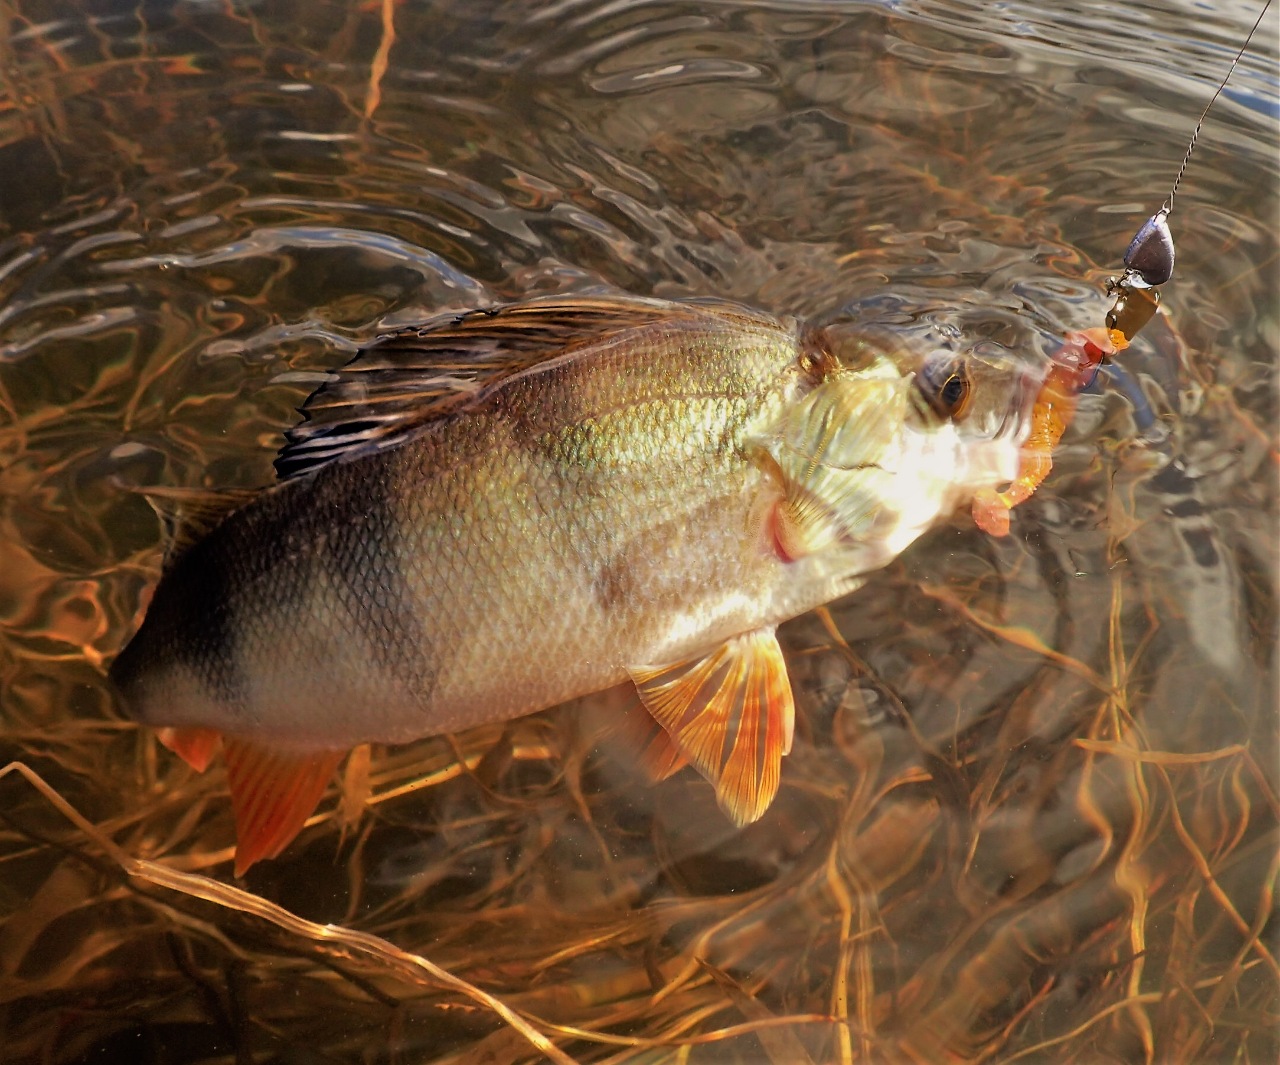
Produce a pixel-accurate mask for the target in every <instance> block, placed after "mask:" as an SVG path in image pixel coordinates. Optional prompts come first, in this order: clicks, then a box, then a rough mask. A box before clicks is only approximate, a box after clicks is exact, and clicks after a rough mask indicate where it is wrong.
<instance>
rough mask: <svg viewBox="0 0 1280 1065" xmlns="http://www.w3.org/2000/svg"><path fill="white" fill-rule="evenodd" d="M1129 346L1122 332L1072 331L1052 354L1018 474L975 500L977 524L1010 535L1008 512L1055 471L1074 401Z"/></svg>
mask: <svg viewBox="0 0 1280 1065" xmlns="http://www.w3.org/2000/svg"><path fill="white" fill-rule="evenodd" d="M1127 345H1128V341H1127V340H1126V338H1125V335H1124V333H1122V332H1121V331H1120V330H1118V329H1103V328H1094V329H1085V330H1083V331H1081V332H1078V333H1070V334H1068V335H1067V338H1066V340H1065V341H1064V342H1063V344H1062V346H1061V347H1060V348H1059V349H1058V350H1057V351H1056V352H1054V355H1053V363H1052V365H1051V366H1050V368H1049V372H1048V374H1047V375H1046V376H1045V379H1044V384H1043V385H1041V386H1040V392H1039V394H1038V395H1037V396H1036V402H1035V406H1034V408H1033V409H1032V412H1031V432H1030V433H1029V434H1028V436H1027V439H1026V442H1025V443H1023V445H1022V457H1021V460H1020V462H1019V465H1018V476H1017V477H1015V478H1014V479H1013V481H1012V482H1010V484H1009V486H1008V487H1007V488H1005V489H1004V490H1003V491H1001V492H997V491H996V490H995V489H994V488H984V489H982V491H980V492H979V493H978V494H977V496H975V497H974V500H973V520H974V522H976V523H977V526H978V528H979V529H981V530H982V531H983V532H986V533H990V534H991V535H992V536H1006V535H1008V532H1009V512H1010V511H1011V510H1012V509H1013V508H1014V507H1016V506H1017V505H1018V504H1019V503H1022V502H1024V501H1025V500H1028V499H1030V498H1031V496H1032V495H1034V494H1035V491H1036V489H1037V488H1039V487H1040V483H1041V482H1042V481H1043V480H1044V479H1045V478H1046V477H1048V476H1049V471H1050V470H1051V469H1053V449H1054V448H1056V447H1057V446H1058V441H1059V440H1061V439H1062V434H1063V433H1064V432H1065V431H1066V428H1067V426H1068V425H1070V424H1071V419H1072V417H1073V416H1074V414H1075V411H1076V397H1077V396H1078V395H1079V394H1080V391H1081V390H1082V389H1083V388H1085V387H1087V386H1088V384H1089V382H1090V381H1092V380H1093V375H1094V373H1095V372H1096V371H1097V369H1098V365H1099V364H1100V363H1101V362H1102V361H1103V360H1104V359H1107V358H1109V357H1110V356H1112V355H1114V354H1115V353H1116V352H1118V351H1122V350H1123V349H1124V348H1125V347H1126V346H1127Z"/></svg>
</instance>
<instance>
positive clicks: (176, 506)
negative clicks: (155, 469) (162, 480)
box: [124, 485, 261, 570]
mask: <svg viewBox="0 0 1280 1065" xmlns="http://www.w3.org/2000/svg"><path fill="white" fill-rule="evenodd" d="M124 487H126V488H127V489H128V490H129V491H131V492H137V493H138V494H139V495H140V496H142V497H143V498H144V499H145V500H146V501H147V503H149V504H150V506H151V509H152V510H154V511H155V512H156V516H157V517H158V518H159V519H160V524H161V525H162V526H164V532H165V539H164V542H165V549H164V569H165V570H168V569H169V568H170V567H171V566H172V565H173V563H174V561H175V560H176V559H177V558H178V557H179V556H181V555H182V554H184V553H185V552H186V551H187V549H188V548H190V547H191V546H192V544H195V543H197V542H198V541H200V540H203V539H204V538H205V537H206V536H207V535H208V534H209V533H210V532H211V531H212V530H213V528H214V527H215V526H216V525H218V524H220V523H221V522H222V520H223V518H225V517H226V516H227V515H228V514H230V513H231V512H232V511H234V510H239V509H240V508H241V507H242V506H244V505H245V504H246V503H248V502H249V501H250V500H251V499H253V498H254V497H255V496H256V495H258V494H259V492H260V491H261V489H258V488H222V489H210V488H166V487H159V486H153V487H149V488H140V487H136V486H133V485H126V486H124Z"/></svg>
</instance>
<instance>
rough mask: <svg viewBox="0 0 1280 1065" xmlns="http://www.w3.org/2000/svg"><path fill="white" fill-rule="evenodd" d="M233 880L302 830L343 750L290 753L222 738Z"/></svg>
mask: <svg viewBox="0 0 1280 1065" xmlns="http://www.w3.org/2000/svg"><path fill="white" fill-rule="evenodd" d="M223 748H224V752H225V757H226V760H227V783H228V784H229V785H230V787H231V811H232V813H233V814H234V815H235V821H236V867H235V873H236V876H243V875H244V873H245V872H246V871H247V870H248V869H249V867H250V866H251V865H253V863H254V862H256V861H258V860H260V859H262V858H274V857H275V856H276V855H277V854H279V853H280V852H281V851H282V850H284V849H285V847H287V846H288V845H289V843H291V842H292V840H293V838H294V837H295V836H296V835H297V834H298V833H299V832H300V831H302V826H303V823H304V822H305V821H306V820H307V818H308V817H309V816H311V813H312V811H314V810H315V808H316V803H318V802H319V801H320V796H321V795H322V794H323V793H324V789H325V785H326V784H328V783H329V781H330V779H331V778H332V777H333V774H334V771H335V770H336V769H337V768H338V763H339V762H341V761H342V758H343V756H344V755H345V754H346V753H347V752H346V751H290V750H280V749H278V748H274V747H269V746H267V745H265V744H258V743H254V742H253V741H251V740H245V739H240V738H233V737H224V739H223Z"/></svg>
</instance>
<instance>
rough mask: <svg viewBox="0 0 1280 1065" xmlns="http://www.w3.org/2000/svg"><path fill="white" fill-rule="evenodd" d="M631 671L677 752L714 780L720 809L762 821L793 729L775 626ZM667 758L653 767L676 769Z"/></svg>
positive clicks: (657, 758)
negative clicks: (702, 652)
mask: <svg viewBox="0 0 1280 1065" xmlns="http://www.w3.org/2000/svg"><path fill="white" fill-rule="evenodd" d="M630 673H631V678H632V680H634V681H635V684H636V688H637V690H638V691H639V692H640V698H641V700H642V701H643V702H644V705H645V708H646V709H647V710H648V711H649V713H650V714H652V715H653V718H654V720H656V721H657V722H658V724H659V725H661V726H662V727H663V729H664V730H665V731H666V733H667V736H668V737H669V738H670V740H671V742H672V744H673V745H674V747H675V752H676V753H677V754H678V755H679V756H683V758H687V759H688V760H689V761H690V762H692V763H693V765H694V767H695V768H696V769H697V770H698V772H700V773H701V774H702V775H703V776H704V777H706V778H707V780H709V781H710V782H711V783H712V784H714V785H715V788H716V799H717V801H718V802H719V803H720V808H721V809H722V810H724V812H725V813H726V814H728V816H729V817H730V818H731V819H732V820H733V821H734V823H735V824H737V825H739V826H741V825H746V824H750V823H751V822H752V821H755V820H758V819H759V818H760V816H761V815H762V814H763V813H764V812H765V811H766V810H767V809H768V808H769V804H770V803H772V802H773V797H774V796H775V795H776V794H777V791H778V782H779V779H780V777H781V774H782V757H783V755H785V754H787V753H788V752H789V751H790V750H791V739H792V732H793V729H794V727H795V702H794V699H793V698H792V694H791V681H790V679H789V678H788V677H787V665H786V662H785V661H784V660H783V657H782V649H781V648H780V647H779V646H778V638H777V636H775V635H774V630H773V629H772V628H768V629H757V630H756V631H754V632H748V633H743V634H742V635H741V636H735V637H734V638H733V639H731V640H729V641H727V642H726V643H724V644H722V645H721V646H719V647H718V648H716V649H715V650H714V651H712V652H710V653H709V654H707V655H704V656H702V657H699V658H689V659H685V660H683V661H680V662H673V663H670V664H668V665H664V666H643V667H636V668H633V669H632V670H630ZM648 753H649V752H646V756H647V755H648ZM668 758H669V756H666V755H664V754H663V753H662V752H660V751H655V752H654V757H653V759H652V761H653V762H654V763H655V768H658V769H659V770H661V769H667V771H668V772H671V771H674V768H677V767H678V765H676V766H673V767H672V768H669V769H668V768H667V765H666V761H667V760H668ZM651 771H652V770H651Z"/></svg>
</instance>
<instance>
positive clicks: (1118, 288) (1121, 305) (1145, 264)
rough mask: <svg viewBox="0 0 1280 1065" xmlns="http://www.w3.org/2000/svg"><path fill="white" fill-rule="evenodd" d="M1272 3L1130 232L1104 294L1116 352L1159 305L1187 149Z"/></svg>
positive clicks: (1168, 274) (1166, 276)
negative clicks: (1161, 196) (1168, 183)
mask: <svg viewBox="0 0 1280 1065" xmlns="http://www.w3.org/2000/svg"><path fill="white" fill-rule="evenodd" d="M1270 7H1271V0H1266V2H1265V3H1264V4H1263V5H1262V10H1261V11H1259V12H1258V17H1257V18H1256V19H1254V22H1253V28H1252V29H1251V30H1249V35H1248V36H1247V37H1245V39H1244V44H1242V45H1241V46H1240V50H1239V51H1238V52H1237V53H1236V56H1235V58H1234V59H1232V60H1231V65H1230V66H1229V67H1227V72H1226V74H1224V75H1223V78H1222V80H1221V81H1220V82H1219V83H1218V87H1217V89H1215V90H1214V93H1213V95H1212V96H1211V97H1209V102H1208V103H1207V104H1205V105H1204V110H1203V111H1201V112H1200V118H1199V120H1198V121H1197V122H1196V127H1195V129H1193V130H1192V131H1191V140H1190V141H1189V142H1188V143H1187V150H1186V153H1185V154H1184V155H1183V157H1182V163H1181V165H1180V166H1179V167H1178V172H1177V174H1175V175H1174V178H1173V187H1172V188H1170V189H1169V195H1168V196H1166V197H1165V200H1164V203H1162V204H1161V205H1160V209H1159V210H1158V211H1156V213H1155V214H1153V215H1152V216H1151V217H1150V218H1148V219H1147V220H1146V221H1145V222H1143V223H1142V225H1141V227H1139V229H1138V232H1137V233H1135V234H1134V237H1133V240H1131V241H1130V242H1129V247H1128V249H1127V250H1126V251H1125V253H1124V273H1123V274H1122V275H1121V276H1120V277H1113V278H1111V279H1110V280H1108V282H1107V292H1108V293H1109V294H1111V295H1113V296H1115V297H1116V299H1115V303H1114V304H1112V307H1111V310H1110V311H1108V312H1107V318H1106V325H1107V331H1108V333H1109V334H1110V335H1111V336H1112V340H1113V342H1114V343H1115V344H1116V346H1117V350H1119V349H1120V348H1122V347H1124V346H1125V345H1127V344H1128V343H1129V341H1131V340H1132V339H1133V338H1134V337H1135V336H1136V335H1137V333H1138V330H1139V329H1141V328H1142V327H1143V326H1144V325H1146V324H1147V322H1149V321H1150V320H1151V317H1152V315H1154V314H1155V312H1156V307H1157V306H1158V305H1159V303H1160V294H1159V293H1158V292H1156V289H1157V288H1158V287H1159V286H1160V285H1163V284H1164V283H1165V282H1166V281H1168V280H1169V278H1171V277H1172V276H1173V259H1174V253H1173V234H1172V233H1171V232H1170V231H1169V215H1170V214H1172V213H1173V198H1174V197H1175V196H1176V195H1177V194H1178V186H1179V185H1180V184H1181V183H1182V176H1183V174H1185V173H1186V171H1187V164H1188V163H1189V162H1190V161H1191V153H1192V152H1193V151H1195V148H1196V142H1197V141H1198V140H1199V139H1200V129H1201V127H1203V126H1204V121H1205V119H1206V118H1207V117H1208V116H1209V109H1210V108H1212V107H1213V105H1214V104H1215V103H1216V102H1217V100H1218V97H1219V96H1221V95H1222V90H1223V89H1225V88H1226V87H1227V82H1228V81H1230V80H1231V75H1232V74H1233V73H1234V72H1235V69H1236V65H1237V64H1238V63H1239V62H1240V60H1241V59H1242V58H1244V54H1245V52H1246V51H1248V49H1249V44H1250V43H1251V42H1252V41H1253V35H1254V34H1255V33H1257V32H1258V27H1259V26H1261V25H1262V19H1263V17H1264V16H1265V15H1266V13H1267V11H1268V9H1269V8H1270Z"/></svg>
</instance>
